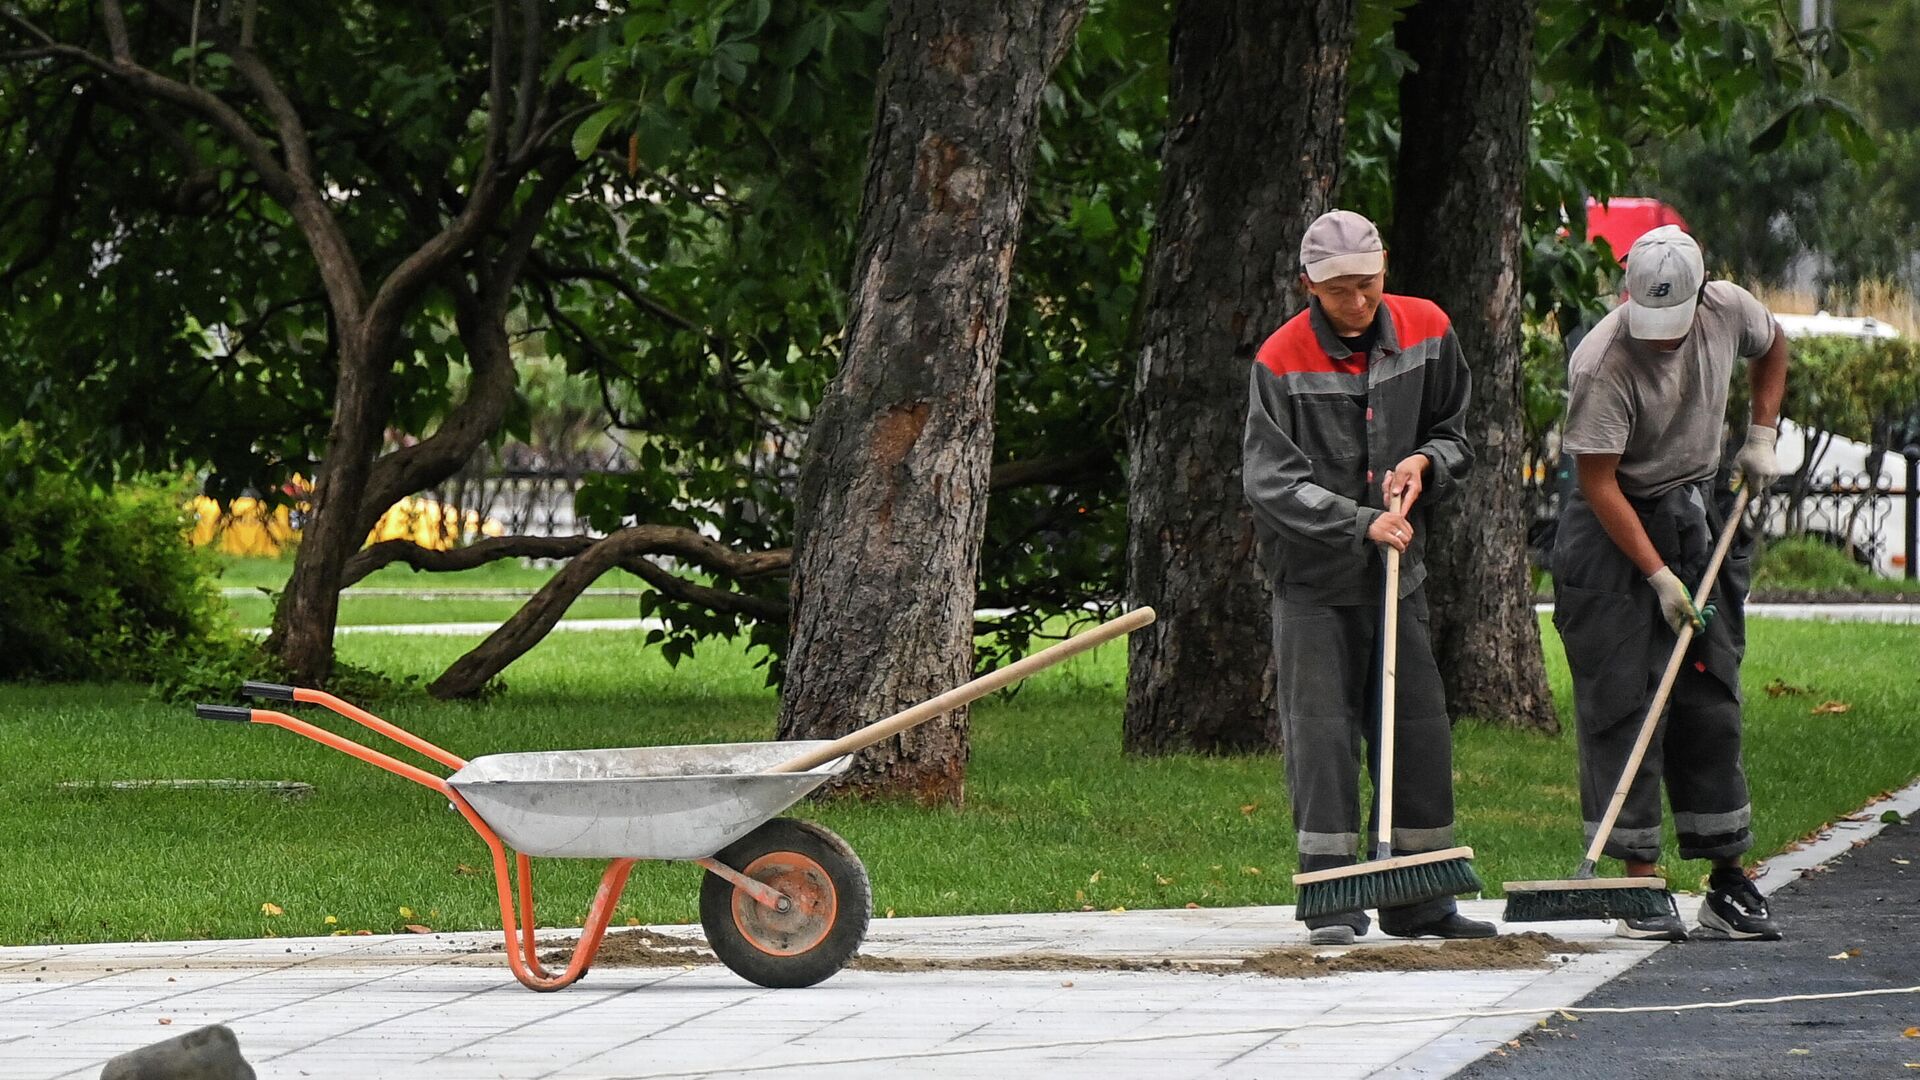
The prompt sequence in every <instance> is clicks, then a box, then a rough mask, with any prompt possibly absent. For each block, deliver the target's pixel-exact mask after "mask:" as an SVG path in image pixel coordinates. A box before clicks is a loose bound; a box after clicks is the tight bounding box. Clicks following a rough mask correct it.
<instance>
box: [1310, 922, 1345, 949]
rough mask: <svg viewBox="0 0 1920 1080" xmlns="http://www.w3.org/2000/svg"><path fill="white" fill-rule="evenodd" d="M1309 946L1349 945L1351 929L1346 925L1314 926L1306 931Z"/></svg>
mask: <svg viewBox="0 0 1920 1080" xmlns="http://www.w3.org/2000/svg"><path fill="white" fill-rule="evenodd" d="M1307 944H1309V945H1351V944H1353V927H1351V926H1348V925H1347V924H1346V923H1334V924H1333V925H1332V926H1316V927H1314V928H1313V929H1311V930H1309V931H1307Z"/></svg>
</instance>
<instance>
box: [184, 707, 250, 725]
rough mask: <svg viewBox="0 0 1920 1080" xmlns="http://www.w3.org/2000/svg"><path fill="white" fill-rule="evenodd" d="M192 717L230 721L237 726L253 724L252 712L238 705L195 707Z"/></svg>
mask: <svg viewBox="0 0 1920 1080" xmlns="http://www.w3.org/2000/svg"><path fill="white" fill-rule="evenodd" d="M193 715H195V716H197V717H199V718H200V719H202V720H231V721H233V722H234V723H237V724H251V723H253V710H252V709H247V708H242V707H241V706H238V705H195V706H194V707H193Z"/></svg>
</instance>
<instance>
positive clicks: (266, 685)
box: [240, 682, 293, 701]
mask: <svg viewBox="0 0 1920 1080" xmlns="http://www.w3.org/2000/svg"><path fill="white" fill-rule="evenodd" d="M240 696H241V697H251V698H270V699H272V700H274V701H292V700H293V687H291V686H287V685H285V684H283V683H270V682H243V683H241V684H240Z"/></svg>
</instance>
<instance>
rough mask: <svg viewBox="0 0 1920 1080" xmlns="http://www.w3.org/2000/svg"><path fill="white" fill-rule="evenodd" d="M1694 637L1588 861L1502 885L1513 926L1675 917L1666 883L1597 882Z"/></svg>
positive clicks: (1741, 501) (1683, 633) (1665, 680)
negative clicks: (1552, 877)
mask: <svg viewBox="0 0 1920 1080" xmlns="http://www.w3.org/2000/svg"><path fill="white" fill-rule="evenodd" d="M1747 495H1748V489H1747V488H1746V487H1745V486H1744V485H1742V487H1741V489H1740V496H1739V498H1737V499H1735V500H1734V504H1733V513H1731V514H1729V515H1728V516H1727V524H1726V527H1725V528H1723V529H1722V530H1721V531H1720V541H1719V543H1717V544H1715V545H1714V548H1713V558H1712V559H1711V560H1709V561H1708V563H1707V572H1706V574H1705V575H1704V576H1703V577H1702V578H1701V580H1700V589H1699V591H1698V592H1696V593H1694V594H1693V602H1694V603H1695V604H1696V605H1699V606H1700V607H1705V606H1706V604H1707V599H1708V597H1709V596H1710V595H1711V594H1712V592H1713V583H1714V580H1715V579H1717V578H1718V577H1719V576H1720V564H1721V563H1722V562H1724V561H1725V560H1726V557H1727V549H1728V548H1730V547H1732V546H1733V537H1734V534H1735V533H1737V532H1739V531H1740V518H1741V517H1742V516H1743V515H1744V514H1745V513H1746V511H1747ZM1693 633H1694V631H1693V624H1692V623H1688V624H1686V625H1685V626H1682V627H1681V628H1680V636H1679V638H1678V640H1676V641H1675V642H1674V643H1673V653H1672V655H1670V656H1668V657H1667V669H1666V671H1665V672H1663V673H1662V674H1661V676H1660V688H1659V689H1658V690H1657V691H1656V692H1655V693H1654V695H1653V704H1652V705H1650V706H1648V708H1647V715H1646V718H1645V719H1643V720H1641V721H1640V737H1639V738H1637V739H1635V740H1634V742H1633V753H1631V754H1629V755H1628V756H1627V767H1626V768H1625V769H1622V770H1621V771H1620V782H1619V783H1618V784H1616V785H1615V786H1614V789H1613V798H1612V800H1611V801H1609V802H1608V803H1607V813H1606V816H1605V817H1602V818H1601V819H1600V827H1599V828H1597V829H1595V830H1594V833H1593V840H1592V841H1591V842H1590V843H1588V844H1587V857H1586V859H1585V860H1584V861H1582V862H1581V863H1580V868H1579V869H1577V870H1575V871H1574V872H1573V876H1572V877H1570V878H1561V879H1559V880H1557V881H1508V882H1504V883H1502V886H1501V887H1502V888H1504V889H1505V890H1506V893H1507V910H1506V914H1505V915H1504V916H1503V918H1505V919H1506V921H1507V922H1554V921H1557V920H1561V919H1651V918H1657V917H1659V916H1661V915H1667V914H1672V913H1673V912H1674V910H1675V909H1674V906H1673V894H1672V893H1670V892H1668V891H1667V883H1666V880H1665V879H1664V878H1658V877H1618V878H1603V877H1597V876H1595V867H1596V865H1597V864H1598V863H1599V862H1600V852H1601V849H1603V848H1605V847H1606V846H1607V838H1608V837H1610V836H1612V835H1613V824H1614V822H1615V821H1617V820H1619V817H1620V809H1621V807H1623V806H1625V805H1626V804H1627V792H1628V791H1630V790H1632V788H1633V779H1634V776H1635V775H1636V774H1638V773H1639V771H1640V760H1641V759H1642V758H1644V757H1646V756H1647V747H1648V745H1649V744H1651V743H1652V742H1653V733H1654V730H1655V729H1657V728H1658V727H1659V726H1660V713H1661V712H1662V711H1663V710H1664V709H1665V708H1666V707H1667V696H1668V695H1669V694H1671V693H1672V692H1673V683H1674V680H1675V679H1677V678H1679V676H1680V664H1681V661H1683V660H1685V659H1686V656H1687V646H1689V645H1691V644H1692V643H1693Z"/></svg>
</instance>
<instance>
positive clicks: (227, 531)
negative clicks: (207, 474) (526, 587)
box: [187, 495, 506, 557]
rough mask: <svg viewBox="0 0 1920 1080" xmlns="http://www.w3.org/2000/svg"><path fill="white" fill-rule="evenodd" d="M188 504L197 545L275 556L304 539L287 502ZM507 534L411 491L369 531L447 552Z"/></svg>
mask: <svg viewBox="0 0 1920 1080" xmlns="http://www.w3.org/2000/svg"><path fill="white" fill-rule="evenodd" d="M187 508H188V509H189V510H191V511H192V512H193V529H192V530H191V531H190V532H189V533H188V539H189V540H191V541H192V543H193V544H194V546H195V547H207V546H209V545H216V544H217V545H218V546H219V549H220V550H221V551H222V552H224V553H226V554H228V555H257V556H265V557H272V556H276V555H279V554H281V553H282V552H283V551H285V550H286V549H287V548H288V547H290V546H291V545H293V544H296V543H298V542H299V539H300V530H299V529H297V528H295V527H294V524H293V515H292V508H290V507H288V506H286V505H284V504H283V505H280V506H269V505H268V504H266V503H264V502H262V501H260V500H258V499H253V498H239V499H235V500H233V504H232V505H231V506H230V507H228V508H227V510H226V511H225V512H223V511H222V510H221V508H220V504H219V503H217V502H215V501H214V500H212V499H210V498H208V497H206V496H205V495H201V496H199V497H197V498H195V499H194V500H193V501H192V502H190V503H188V504H187ZM505 533H506V528H505V527H504V526H502V525H501V524H500V523H499V522H498V521H495V520H494V519H493V518H485V519H483V518H481V516H480V515H479V514H478V513H477V512H475V511H472V510H468V511H465V512H464V513H463V512H462V511H461V510H460V508H459V507H456V506H448V505H446V504H444V503H440V502H437V501H435V500H433V499H428V498H424V497H421V496H418V495H410V496H408V497H407V498H404V499H401V500H400V501H399V502H397V503H395V504H393V505H392V506H391V507H389V508H388V509H387V512H386V513H385V514H383V515H381V517H380V520H379V522H378V523H376V524H375V525H374V527H373V530H372V531H371V532H369V533H368V534H367V543H368V544H370V545H371V544H377V543H379V542H380V541H382V540H410V541H412V542H413V543H415V544H418V545H420V546H421V547H424V548H430V549H432V550H434V551H445V550H447V549H449V548H452V547H454V546H456V545H459V544H466V543H472V542H473V541H474V540H477V539H479V538H480V537H482V536H501V535H504V534H505Z"/></svg>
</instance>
